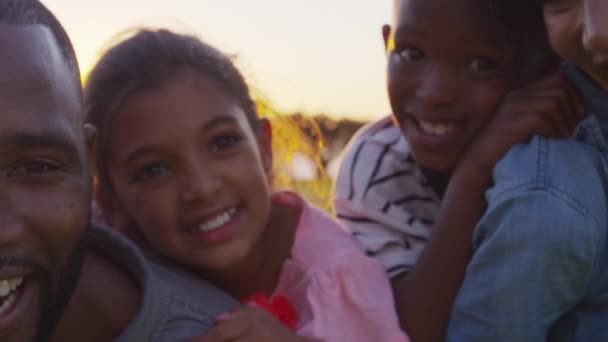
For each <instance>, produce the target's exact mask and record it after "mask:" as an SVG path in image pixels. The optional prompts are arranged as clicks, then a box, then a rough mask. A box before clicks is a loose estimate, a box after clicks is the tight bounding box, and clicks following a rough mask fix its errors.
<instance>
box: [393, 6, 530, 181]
mask: <svg viewBox="0 0 608 342" xmlns="http://www.w3.org/2000/svg"><path fill="white" fill-rule="evenodd" d="M383 33H384V40H385V43H386V46H387V53H388V94H389V97H390V103H391V107H392V110H393V114H394V117H395V119H396V120H397V121H398V123H399V125H400V127H401V129H402V131H403V133H404V134H405V136H406V138H407V140H408V142H409V144H410V147H411V150H412V153H413V156H414V158H415V159H416V161H417V162H418V163H419V164H420V165H421V166H422V167H424V168H427V169H430V170H435V171H444V172H450V171H451V170H453V168H454V167H455V165H456V163H457V162H458V160H459V159H460V157H461V156H462V154H463V153H464V151H465V149H466V147H467V145H468V144H469V143H470V142H471V140H472V139H473V137H474V136H475V134H476V133H477V132H478V131H479V129H481V128H482V126H483V125H484V123H485V122H486V121H487V120H488V119H489V118H491V117H492V115H493V114H494V112H495V111H496V110H497V108H498V106H499V104H500V103H501V101H502V99H503V97H504V96H505V95H506V93H507V92H508V91H510V90H511V89H513V88H514V87H516V86H517V85H519V84H520V83H521V82H522V80H523V69H524V68H523V67H522V64H521V63H518V60H517V57H516V56H517V54H515V53H514V50H515V49H513V48H512V47H511V46H509V44H507V39H506V38H505V36H503V34H501V32H500V30H499V29H498V28H497V27H496V25H495V24H494V23H493V22H492V20H491V19H488V16H487V14H486V13H482V11H481V10H480V9H479V8H478V5H477V4H476V1H475V0H401V1H396V2H395V13H394V20H393V27H392V28H388V27H385V30H384V32H383ZM519 54H520V55H521V52H519ZM520 59H521V58H520Z"/></svg>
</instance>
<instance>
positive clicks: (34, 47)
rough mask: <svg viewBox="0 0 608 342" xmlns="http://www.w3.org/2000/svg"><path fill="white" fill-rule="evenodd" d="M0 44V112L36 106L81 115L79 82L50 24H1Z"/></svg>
mask: <svg viewBox="0 0 608 342" xmlns="http://www.w3.org/2000/svg"><path fill="white" fill-rule="evenodd" d="M0 46H2V48H1V49H0V75H1V76H0V105H1V106H2V107H3V108H4V109H3V108H0V115H8V113H6V111H5V109H6V108H7V107H10V108H13V112H15V111H16V112H21V111H22V110H21V109H23V111H25V110H28V108H29V109H32V108H34V107H36V108H39V109H40V111H42V112H45V111H46V112H57V113H61V114H63V115H69V116H71V118H72V119H79V118H80V116H81V110H82V108H81V100H80V90H79V89H78V88H77V87H80V84H77V82H75V81H74V75H73V74H72V72H71V71H70V67H69V66H68V65H67V63H66V61H65V59H64V57H63V54H62V53H61V50H60V48H59V46H58V45H57V43H56V41H55V39H54V37H53V35H52V33H51V32H50V30H49V29H48V28H46V27H44V26H42V25H23V26H14V25H7V24H0ZM45 106H46V107H47V108H44V107H45ZM14 114H16V113H14ZM14 114H13V115H14ZM77 121H78V122H79V121H80V120H77Z"/></svg>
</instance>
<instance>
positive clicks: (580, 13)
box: [543, 0, 608, 90]
mask: <svg viewBox="0 0 608 342" xmlns="http://www.w3.org/2000/svg"><path fill="white" fill-rule="evenodd" d="M543 10H544V14H545V23H546V24H547V31H548V32H549V38H550V40H551V45H552V46H553V49H554V50H555V51H556V52H557V53H558V54H559V55H561V56H562V57H563V58H565V59H566V60H568V61H570V62H572V63H574V64H576V65H577V66H578V67H580V68H581V69H582V70H583V71H585V72H586V73H587V74H588V75H589V76H591V77H592V78H593V79H594V80H595V81H596V82H598V83H599V84H600V85H601V86H602V88H604V89H606V90H608V1H606V0H545V1H543Z"/></svg>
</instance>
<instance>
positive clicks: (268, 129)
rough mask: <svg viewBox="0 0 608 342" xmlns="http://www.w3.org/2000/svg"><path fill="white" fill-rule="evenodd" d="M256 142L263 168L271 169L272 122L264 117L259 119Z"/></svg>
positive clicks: (267, 170)
mask: <svg viewBox="0 0 608 342" xmlns="http://www.w3.org/2000/svg"><path fill="white" fill-rule="evenodd" d="M258 144H259V146H260V155H261V157H262V164H263V165H264V170H265V171H266V172H268V173H270V172H271V171H272V159H273V158H272V124H271V123H270V121H269V120H268V119H266V118H261V119H260V132H259V133H258Z"/></svg>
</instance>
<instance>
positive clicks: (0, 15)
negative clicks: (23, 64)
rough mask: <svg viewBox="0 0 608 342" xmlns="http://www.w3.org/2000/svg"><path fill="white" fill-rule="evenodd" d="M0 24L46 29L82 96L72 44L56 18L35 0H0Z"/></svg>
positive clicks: (78, 70) (78, 71)
mask: <svg viewBox="0 0 608 342" xmlns="http://www.w3.org/2000/svg"><path fill="white" fill-rule="evenodd" d="M0 23H4V24H8V25H15V26H22V25H42V26H45V27H47V28H48V29H49V30H50V31H51V34H52V35H53V37H54V38H55V41H56V43H57V44H58V45H59V49H60V50H61V53H62V55H63V58H64V59H65V62H66V64H67V66H68V68H69V70H70V71H71V72H72V74H73V76H74V80H75V82H77V86H78V87H77V89H79V93H80V95H81V96H82V90H81V89H82V85H81V82H80V69H79V67H78V60H77V59H76V53H75V52H74V47H73V46H72V42H71V41H70V38H69V37H68V34H67V33H66V31H65V29H64V28H63V26H61V23H59V21H58V20H57V18H56V17H55V16H54V15H53V13H51V11H49V9H48V8H46V7H45V6H44V5H43V4H42V3H41V2H40V1H37V0H0Z"/></svg>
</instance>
